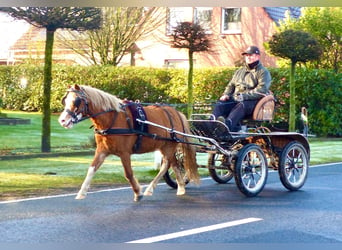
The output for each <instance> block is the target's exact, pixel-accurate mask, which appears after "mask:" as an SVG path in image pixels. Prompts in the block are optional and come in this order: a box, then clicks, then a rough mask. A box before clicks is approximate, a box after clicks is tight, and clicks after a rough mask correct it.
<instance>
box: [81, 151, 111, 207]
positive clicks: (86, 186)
mask: <svg viewBox="0 0 342 250" xmlns="http://www.w3.org/2000/svg"><path fill="white" fill-rule="evenodd" d="M106 156H107V155H106V154H96V155H95V157H94V160H93V162H92V164H91V166H90V167H89V168H88V172H87V176H86V178H85V179H84V181H83V183H82V186H81V189H80V191H78V193H77V195H76V198H75V199H77V200H80V199H84V198H85V197H86V196H87V192H88V190H89V187H90V183H91V180H92V179H93V177H94V175H95V172H96V170H97V169H98V168H99V167H100V166H101V165H102V163H103V161H104V160H105V158H106Z"/></svg>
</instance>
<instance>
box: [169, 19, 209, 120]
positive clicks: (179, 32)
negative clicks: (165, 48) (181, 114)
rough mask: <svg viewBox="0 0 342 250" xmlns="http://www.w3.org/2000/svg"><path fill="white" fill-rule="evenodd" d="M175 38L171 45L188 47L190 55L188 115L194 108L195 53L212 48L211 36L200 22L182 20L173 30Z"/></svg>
mask: <svg viewBox="0 0 342 250" xmlns="http://www.w3.org/2000/svg"><path fill="white" fill-rule="evenodd" d="M172 37H173V40H172V41H171V44H172V45H171V46H172V47H174V48H180V49H187V50H188V56H189V71H188V89H187V93H188V112H187V114H188V117H190V116H191V113H192V109H193V104H194V100H193V83H192V81H193V68H194V59H193V54H194V53H195V52H200V51H208V50H209V48H210V42H209V37H208V36H207V34H206V32H205V30H204V29H203V28H202V27H201V25H200V24H196V23H191V22H181V23H179V24H178V25H177V26H176V27H175V28H174V30H173V33H172Z"/></svg>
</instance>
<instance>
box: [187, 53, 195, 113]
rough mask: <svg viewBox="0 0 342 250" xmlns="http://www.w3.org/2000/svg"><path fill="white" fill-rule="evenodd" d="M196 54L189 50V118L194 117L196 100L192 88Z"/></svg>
mask: <svg viewBox="0 0 342 250" xmlns="http://www.w3.org/2000/svg"><path fill="white" fill-rule="evenodd" d="M193 55H194V53H193V52H192V51H191V50H189V72H188V118H190V116H191V115H192V110H193V104H194V98H193V87H192V77H193V71H194V58H193Z"/></svg>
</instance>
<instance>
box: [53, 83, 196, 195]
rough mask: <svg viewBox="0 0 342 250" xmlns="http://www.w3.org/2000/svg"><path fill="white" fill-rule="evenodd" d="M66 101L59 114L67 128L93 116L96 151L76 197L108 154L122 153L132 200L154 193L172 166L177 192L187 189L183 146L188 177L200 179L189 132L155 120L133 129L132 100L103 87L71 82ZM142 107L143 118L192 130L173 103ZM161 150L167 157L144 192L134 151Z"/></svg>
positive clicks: (180, 192)
mask: <svg viewBox="0 0 342 250" xmlns="http://www.w3.org/2000/svg"><path fill="white" fill-rule="evenodd" d="M62 103H63V105H64V111H63V112H62V113H61V115H60V117H59V119H58V121H59V123H60V124H61V126H63V127H65V128H68V129H69V128H72V127H73V124H75V123H77V122H80V121H82V120H84V119H88V118H89V119H90V120H91V121H92V124H93V126H94V129H95V140H96V151H95V156H94V159H93V161H92V163H91V165H90V166H89V169H88V172H87V175H86V178H85V180H84V181H83V184H82V186H81V189H80V190H79V192H78V194H77V196H76V199H83V198H85V197H86V194H87V191H88V189H89V186H90V183H91V180H92V178H93V176H94V174H95V172H96V171H97V170H98V169H99V168H100V166H101V165H102V163H103V162H104V160H105V158H106V157H107V156H108V155H110V154H113V155H117V156H118V157H120V159H121V163H122V165H123V167H124V173H125V178H126V179H127V180H128V182H129V183H130V185H131V187H132V189H133V192H134V201H139V200H141V199H142V197H143V195H152V194H153V190H154V189H155V187H156V185H157V183H158V181H159V180H160V178H161V177H162V176H163V175H164V174H165V173H166V171H167V170H168V168H169V167H170V166H171V167H172V168H173V170H174V172H175V174H176V181H177V184H178V189H177V195H183V194H185V183H184V180H183V177H182V174H181V173H180V169H179V167H178V162H177V159H176V151H177V150H179V149H182V153H183V155H184V162H183V165H184V169H185V170H186V174H187V177H188V178H189V179H190V180H192V181H194V182H198V181H199V175H198V172H197V167H198V166H197V164H196V151H195V149H194V147H193V145H191V144H189V143H188V142H189V141H188V137H186V136H179V135H177V134H176V135H175V134H172V133H170V132H169V131H167V130H166V129H163V128H160V127H158V126H152V125H148V127H147V125H144V126H145V129H146V127H147V129H148V132H146V130H145V132H140V130H137V129H134V126H135V125H136V122H135V119H136V118H135V117H134V115H133V111H132V110H131V109H129V108H128V106H129V105H130V104H129V103H127V102H125V101H123V100H121V99H119V98H117V97H116V96H114V95H111V94H109V93H106V92H104V91H102V90H99V89H96V88H92V87H90V86H85V85H74V86H72V87H69V89H68V90H67V94H66V95H65V96H64V98H63V100H62ZM139 112H140V113H141V112H143V113H144V114H143V117H145V118H146V120H148V121H149V122H153V123H156V124H159V125H162V126H164V127H167V128H171V129H173V130H176V131H180V132H182V133H187V134H189V133H190V130H189V124H188V121H187V119H186V117H185V116H184V115H183V114H182V113H180V112H178V111H177V110H175V109H174V108H172V107H170V106H165V105H149V106H144V107H143V108H142V107H141V109H140V110H139ZM140 125H141V123H140ZM157 150H159V151H160V152H161V154H162V156H163V162H162V166H161V168H160V171H159V173H158V174H157V176H156V177H155V178H154V179H153V180H152V182H151V183H150V184H149V185H148V187H147V188H146V190H145V192H144V194H142V190H141V187H140V184H139V182H138V180H137V179H136V178H135V177H134V174H133V169H132V166H131V154H134V153H139V154H140V153H147V152H153V151H157Z"/></svg>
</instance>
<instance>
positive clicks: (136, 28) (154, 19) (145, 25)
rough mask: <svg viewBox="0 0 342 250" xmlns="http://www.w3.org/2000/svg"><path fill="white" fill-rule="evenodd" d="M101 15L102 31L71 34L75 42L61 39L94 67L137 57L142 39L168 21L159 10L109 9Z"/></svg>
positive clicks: (66, 38)
mask: <svg viewBox="0 0 342 250" xmlns="http://www.w3.org/2000/svg"><path fill="white" fill-rule="evenodd" d="M102 13H103V25H102V27H101V28H100V29H97V30H89V31H86V32H83V33H77V32H69V35H70V36H71V37H72V38H73V39H70V37H62V40H63V42H64V44H65V45H67V46H68V47H70V48H71V49H73V50H74V51H75V52H76V53H78V54H79V55H81V56H82V57H84V58H85V59H87V60H88V61H89V62H91V63H93V64H101V65H113V66H117V65H118V64H119V63H120V61H121V60H122V58H123V56H124V55H126V54H127V53H131V54H132V55H134V53H135V52H136V51H137V50H138V48H137V46H136V42H137V41H138V40H139V39H141V38H143V37H144V36H147V35H149V34H150V33H151V32H152V31H154V30H155V29H156V27H159V26H160V25H161V23H162V22H164V21H165V15H163V13H162V11H161V9H160V8H156V7H155V8H144V7H106V8H102ZM132 58H134V56H132ZM131 65H134V59H132V62H131Z"/></svg>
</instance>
